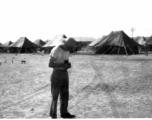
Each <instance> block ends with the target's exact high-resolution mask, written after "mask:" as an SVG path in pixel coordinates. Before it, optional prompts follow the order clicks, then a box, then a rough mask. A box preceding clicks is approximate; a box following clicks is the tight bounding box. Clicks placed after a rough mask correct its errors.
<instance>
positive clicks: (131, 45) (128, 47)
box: [94, 31, 140, 54]
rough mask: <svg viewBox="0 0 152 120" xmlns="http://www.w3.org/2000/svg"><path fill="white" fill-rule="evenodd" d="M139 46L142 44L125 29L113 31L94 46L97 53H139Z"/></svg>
mask: <svg viewBox="0 0 152 120" xmlns="http://www.w3.org/2000/svg"><path fill="white" fill-rule="evenodd" d="M138 46H140V45H139V44H138V43H136V42H135V41H134V40H133V39H132V38H130V37H129V36H128V35H126V34H125V33H124V32H123V31H112V32H111V33H110V34H109V35H107V36H106V37H105V38H104V39H102V40H101V41H99V42H98V44H96V45H95V46H94V47H95V48H96V53H107V54H113V53H114V54H136V53H138ZM106 51H107V52H106Z"/></svg>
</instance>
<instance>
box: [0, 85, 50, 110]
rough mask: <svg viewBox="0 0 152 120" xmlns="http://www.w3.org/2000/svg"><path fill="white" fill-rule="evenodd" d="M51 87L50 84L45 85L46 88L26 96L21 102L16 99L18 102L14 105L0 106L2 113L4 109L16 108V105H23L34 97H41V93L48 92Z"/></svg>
mask: <svg viewBox="0 0 152 120" xmlns="http://www.w3.org/2000/svg"><path fill="white" fill-rule="evenodd" d="M49 86H50V84H47V85H45V86H43V87H41V88H39V89H37V90H36V91H34V92H32V93H30V94H28V95H26V96H24V97H23V98H22V100H21V99H16V101H17V102H14V103H11V104H8V105H5V106H0V111H2V110H4V109H7V108H9V107H12V106H16V105H18V104H21V103H23V102H25V101H27V100H29V99H31V98H33V97H34V96H37V95H39V94H40V93H42V92H44V91H45V90H47V89H48V88H49Z"/></svg>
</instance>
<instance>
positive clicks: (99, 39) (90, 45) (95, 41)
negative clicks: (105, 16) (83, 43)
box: [88, 36, 106, 47]
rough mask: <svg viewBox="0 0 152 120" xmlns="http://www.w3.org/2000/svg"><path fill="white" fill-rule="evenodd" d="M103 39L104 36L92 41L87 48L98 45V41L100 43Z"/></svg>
mask: <svg viewBox="0 0 152 120" xmlns="http://www.w3.org/2000/svg"><path fill="white" fill-rule="evenodd" d="M105 37H106V36H103V37H101V38H98V39H96V40H94V41H92V42H91V43H90V44H89V45H88V46H89V47H93V46H95V45H96V44H98V43H99V42H100V41H102V40H103V39H104V38H105Z"/></svg>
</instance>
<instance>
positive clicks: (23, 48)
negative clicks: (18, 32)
mask: <svg viewBox="0 0 152 120" xmlns="http://www.w3.org/2000/svg"><path fill="white" fill-rule="evenodd" d="M38 47H39V46H38V45H36V44H34V43H33V42H31V41H30V40H29V39H28V38H26V37H20V38H19V39H18V40H17V41H16V42H14V43H13V44H11V45H10V46H9V48H10V49H11V48H16V49H17V50H16V51H17V52H23V53H25V52H33V50H34V49H35V48H38ZM18 48H19V49H18ZM11 50H12V49H11ZM18 50H19V51H18Z"/></svg>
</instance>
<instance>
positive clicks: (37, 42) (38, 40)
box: [34, 39, 46, 47]
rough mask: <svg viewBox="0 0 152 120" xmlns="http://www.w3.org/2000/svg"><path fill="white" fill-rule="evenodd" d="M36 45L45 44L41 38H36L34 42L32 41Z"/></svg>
mask: <svg viewBox="0 0 152 120" xmlns="http://www.w3.org/2000/svg"><path fill="white" fill-rule="evenodd" d="M34 43H35V44H36V45H38V46H41V47H42V46H43V45H45V44H46V43H45V42H44V41H43V40H41V39H37V40H35V42H34Z"/></svg>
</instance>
